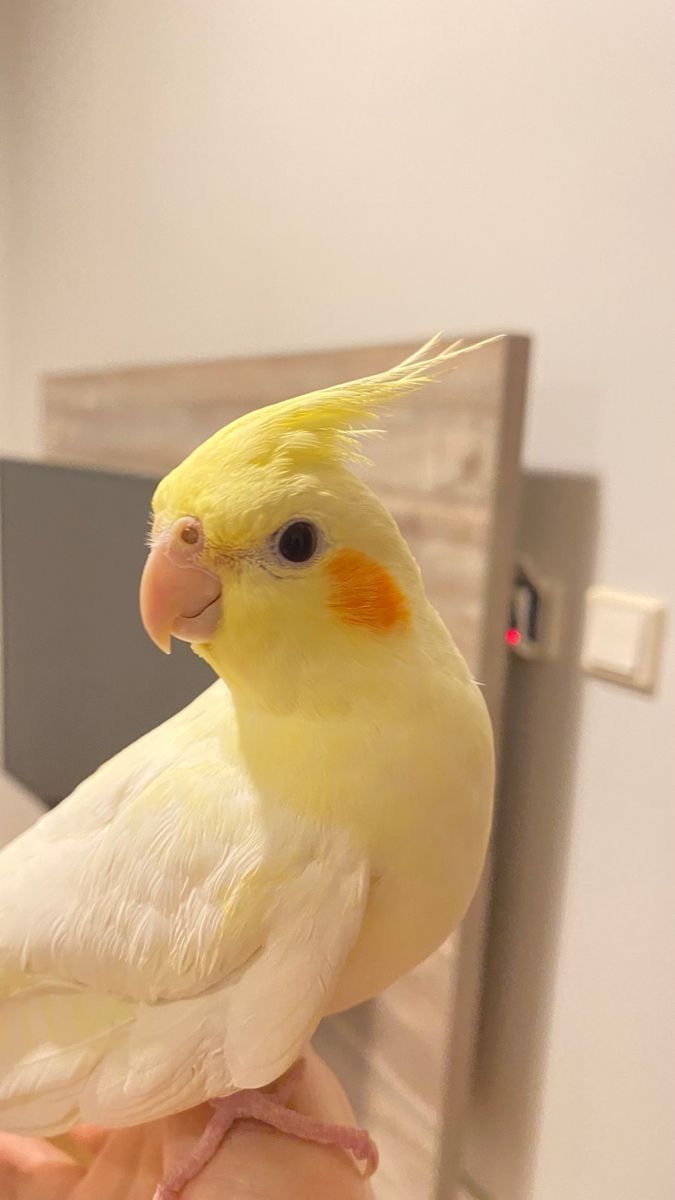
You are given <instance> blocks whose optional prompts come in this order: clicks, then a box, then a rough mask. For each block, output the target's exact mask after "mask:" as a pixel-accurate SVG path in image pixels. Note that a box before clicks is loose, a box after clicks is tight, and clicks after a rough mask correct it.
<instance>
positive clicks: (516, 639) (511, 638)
mask: <svg viewBox="0 0 675 1200" xmlns="http://www.w3.org/2000/svg"><path fill="white" fill-rule="evenodd" d="M504 640H505V642H506V644H507V646H518V645H520V643H521V642H522V640H523V637H522V634H521V632H520V630H519V629H514V628H513V627H511V629H507V631H506V633H505V634H504Z"/></svg>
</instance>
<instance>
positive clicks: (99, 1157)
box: [0, 1051, 372, 1200]
mask: <svg viewBox="0 0 675 1200" xmlns="http://www.w3.org/2000/svg"><path fill="white" fill-rule="evenodd" d="M289 1104H290V1106H291V1107H293V1108H295V1109H297V1110H298V1112H301V1113H304V1114H306V1115H307V1116H311V1117H313V1118H314V1119H316V1120H320V1121H327V1122H331V1123H336V1124H346V1125H353V1124H354V1115H353V1113H352V1111H351V1108H350V1105H349V1102H348V1100H347V1098H346V1096H345V1094H344V1092H343V1091H342V1088H341V1087H340V1085H339V1083H338V1081H337V1079H336V1078H335V1076H334V1075H333V1073H332V1071H330V1069H329V1068H328V1067H327V1066H326V1064H325V1063H324V1062H323V1061H322V1060H321V1059H320V1058H319V1057H318V1055H316V1054H315V1053H314V1052H313V1051H309V1052H308V1054H307V1057H306V1060H305V1069H304V1071H303V1072H302V1073H301V1074H300V1075H299V1076H298V1079H297V1083H296V1084H295V1085H294V1090H293V1094H292V1097H291V1099H290V1101H289ZM211 1111H212V1110H211V1108H210V1106H209V1105H207V1104H203V1105H200V1106H199V1108H193V1109H190V1110H189V1111H188V1112H184V1113H179V1114H177V1115H176V1116H173V1117H167V1118H165V1119H164V1120H161V1121H153V1122H151V1123H150V1124H148V1125H137V1126H135V1127H133V1128H132V1129H120V1130H116V1129H114V1130H104V1129H96V1128H93V1127H91V1126H84V1125H81V1126H78V1127H77V1128H76V1129H75V1130H73V1132H72V1134H71V1135H70V1136H71V1138H72V1141H73V1144H74V1146H75V1147H76V1149H77V1151H78V1152H79V1154H80V1155H81V1157H82V1158H88V1159H89V1160H90V1161H89V1163H88V1165H87V1166H82V1165H79V1164H78V1163H76V1162H75V1161H74V1159H73V1157H72V1156H70V1155H69V1154H67V1153H65V1151H64V1150H61V1149H57V1147H56V1146H54V1145H53V1144H52V1143H51V1142H48V1141H45V1140H43V1139H41V1138H23V1137H17V1136H16V1135H15V1134H8V1133H0V1196H2V1200H152V1195H153V1192H154V1190H155V1187H156V1186H157V1183H158V1182H159V1180H160V1179H161V1178H162V1177H163V1176H164V1175H165V1174H166V1173H167V1171H169V1170H170V1169H171V1168H172V1167H174V1166H175V1165H176V1164H177V1163H179V1162H180V1161H181V1160H182V1159H184V1158H185V1156H186V1155H187V1154H188V1153H189V1151H190V1149H191V1148H192V1146H193V1145H194V1141H195V1139H196V1138H198V1137H199V1136H200V1134H201V1133H202V1132H203V1130H204V1127H205V1125H206V1123H207V1121H208V1119H209V1117H210V1115H211ZM225 1196H226V1197H227V1200H316V1197H317V1196H321V1197H322V1200H372V1191H371V1189H370V1186H369V1184H368V1183H367V1182H366V1181H365V1180H363V1179H362V1178H361V1174H360V1170H359V1168H358V1167H357V1165H356V1163H355V1162H354V1160H353V1159H352V1158H351V1156H350V1155H348V1154H346V1153H345V1151H344V1150H337V1149H333V1148H331V1147H327V1146H319V1145H316V1144H314V1143H310V1142H305V1141H300V1140H299V1139H298V1138H295V1137H291V1136H289V1135H287V1134H283V1133H278V1132H277V1131H276V1130H275V1129H270V1128H269V1127H268V1126H266V1125H261V1124H259V1123H258V1122H256V1121H237V1123H236V1124H235V1125H234V1126H233V1128H232V1130H231V1131H230V1132H229V1133H228V1134H227V1136H226V1137H225V1139H224V1141H223V1143H222V1145H221V1147H220V1149H219V1150H218V1152H217V1153H216V1154H215V1156H214V1158H213V1159H212V1160H211V1162H210V1163H209V1164H208V1165H207V1166H206V1167H205V1168H204V1170H203V1171H202V1173H201V1175H200V1176H199V1178H197V1179H195V1180H194V1181H193V1182H192V1183H190V1184H188V1185H187V1187H186V1188H185V1191H184V1193H183V1196H182V1200H223V1197H225Z"/></svg>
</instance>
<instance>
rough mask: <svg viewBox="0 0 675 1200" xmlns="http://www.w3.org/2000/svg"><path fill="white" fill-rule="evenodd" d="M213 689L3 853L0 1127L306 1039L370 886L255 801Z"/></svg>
mask: <svg viewBox="0 0 675 1200" xmlns="http://www.w3.org/2000/svg"><path fill="white" fill-rule="evenodd" d="M231 728H232V718H231V711H230V700H229V695H228V693H227V690H226V689H225V687H224V685H222V684H216V685H214V687H213V688H210V689H209V691H208V692H206V693H204V695H203V696H201V697H200V698H199V699H198V700H197V701H195V702H194V704H192V705H191V706H189V708H188V709H186V710H184V712H183V713H180V714H178V716H177V717H174V718H172V720H171V721H169V722H167V723H166V724H165V725H164V726H160V728H159V729H157V730H154V731H153V732H152V733H151V734H148V735H147V736H146V737H145V738H142V739H141V740H140V741H139V742H137V743H136V744H135V745H134V746H131V747H128V748H127V749H126V750H124V751H123V752H122V753H121V754H120V755H118V756H117V757H116V758H114V759H112V760H111V761H110V762H109V763H107V764H105V766H104V767H102V768H101V769H100V770H99V771H97V772H96V774H95V775H93V776H92V777H91V778H90V779H88V780H87V781H85V783H84V784H82V785H81V787H80V788H78V789H77V790H76V791H75V792H74V793H73V795H72V796H71V797H70V798H69V799H68V800H67V801H64V802H63V804H61V805H60V806H59V808H58V809H56V810H54V812H52V813H49V814H48V815H47V816H45V817H44V818H42V820H41V821H40V822H38V824H37V825H36V826H34V827H33V828H32V829H30V830H28V831H27V832H26V833H25V834H23V835H22V836H21V837H20V838H18V839H17V841H16V842H14V843H12V844H11V845H10V846H9V847H7V848H6V849H5V850H4V851H3V852H2V853H1V854H0V1127H1V1128H5V1129H12V1130H15V1131H17V1132H22V1133H41V1134H52V1133H56V1132H61V1131H63V1130H65V1129H68V1128H70V1127H71V1126H72V1124H73V1123H74V1122H75V1121H77V1120H80V1119H81V1120H86V1121H92V1122H95V1123H100V1124H104V1125H108V1126H118V1125H125V1124H133V1123H136V1122H139V1121H145V1120H152V1119H155V1118H157V1117H160V1116H162V1115H164V1114H166V1113H168V1112H172V1111H178V1110H180V1109H182V1108H187V1107H190V1106H191V1105H193V1104H197V1103H200V1102H201V1101H202V1100H204V1099H206V1098H207V1097H209V1096H215V1095H225V1094H227V1093H228V1092H229V1091H232V1090H234V1089H236V1088H240V1087H256V1086H260V1085H262V1084H265V1083H268V1082H270V1080H272V1079H275V1078H276V1077H277V1076H278V1075H279V1074H281V1073H282V1072H283V1071H284V1070H285V1069H286V1068H287V1067H288V1066H289V1065H290V1064H291V1063H292V1062H293V1061H294V1060H295V1058H296V1057H297V1055H298V1053H299V1052H300V1051H301V1049H302V1046H303V1045H304V1043H305V1042H306V1041H307V1039H308V1038H309V1037H310V1036H311V1034H312V1032H313V1030H314V1028H315V1027H316V1024H317V1023H318V1021H319V1019H320V1017H321V1015H322V1011H323V1008H324V1005H325V1000H326V998H327V996H328V994H329V993H330V991H331V989H332V987H333V986H334V984H335V982H336V979H337V976H338V974H339V971H340V968H341V966H342V963H343V962H344V959H345V957H346V955H347V953H348V951H349V950H350V948H351V946H352V945H353V943H354V941H355V940H356V937H357V934H358V930H359V927H360V924H361V920H362V916H363V910H364V906H365V900H366V892H367V886H368V871H367V864H366V861H365V857H364V855H363V853H362V852H361V851H360V850H357V848H356V847H355V846H354V845H353V843H352V842H351V841H350V839H349V838H348V836H347V835H346V834H343V833H340V832H339V831H335V830H328V829H325V828H321V827H318V826H314V825H312V824H311V823H310V822H309V821H307V820H304V819H302V818H299V817H298V816H295V815H292V814H291V813H289V812H287V811H285V810H283V809H281V808H280V807H279V806H277V805H269V804H267V805H264V804H263V803H262V801H261V799H260V797H258V796H257V794H256V792H255V789H254V788H253V787H252V785H251V783H250V780H249V779H248V777H247V776H246V773H245V771H244V770H243V769H242V766H241V764H240V763H239V762H238V759H237V755H236V751H233V749H232V747H231V746H229V745H228V730H231Z"/></svg>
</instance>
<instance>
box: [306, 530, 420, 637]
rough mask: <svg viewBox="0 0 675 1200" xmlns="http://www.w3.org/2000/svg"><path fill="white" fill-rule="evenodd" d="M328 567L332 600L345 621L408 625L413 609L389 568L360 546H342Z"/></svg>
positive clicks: (381, 625) (389, 626)
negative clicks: (346, 547)
mask: <svg viewBox="0 0 675 1200" xmlns="http://www.w3.org/2000/svg"><path fill="white" fill-rule="evenodd" d="M326 570H327V572H328V576H329V579H330V582H331V595H330V600H329V604H330V607H331V608H332V609H333V610H334V612H336V613H338V614H339V616H340V617H341V618H342V620H343V621H348V622H349V624H350V625H365V626H366V627H367V628H368V629H377V630H387V629H393V628H394V626H395V625H407V624H408V622H409V620H410V610H409V608H408V604H407V601H406V598H405V596H404V595H403V592H402V591H401V589H400V588H399V587H398V584H396V583H395V581H394V580H393V579H392V577H391V575H390V574H389V572H388V571H385V569H384V567H382V566H380V564H379V563H377V562H374V561H373V559H372V558H368V557H367V556H366V555H365V554H361V552H360V551H359V550H340V551H339V552H338V553H337V554H336V555H335V558H333V559H331V561H330V562H329V563H328V565H327V567H326Z"/></svg>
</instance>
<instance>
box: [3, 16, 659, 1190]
mask: <svg viewBox="0 0 675 1200" xmlns="http://www.w3.org/2000/svg"><path fill="white" fill-rule="evenodd" d="M14 9H15V19H16V28H15V39H16V41H15V43H14V54H13V76H14V81H15V90H14V106H13V136H14V140H15V147H16V154H15V158H14V162H13V166H14V184H15V193H14V221H13V225H12V243H11V246H12V254H11V267H12V276H11V302H12V312H11V326H10V328H11V348H10V349H11V352H10V362H9V368H10V370H9V380H8V382H7V384H6V388H5V394H4V400H3V407H2V427H1V430H2V436H3V439H4V442H5V444H6V445H7V446H9V447H10V448H12V449H29V448H31V447H33V446H34V445H35V438H36V433H35V430H36V411H37V410H36V406H35V396H36V384H37V379H38V376H39V374H40V372H42V371H44V370H50V369H57V368H66V367H78V366H85V365H91V364H94V365H100V364H102V363H105V362H128V361H139V360H159V359H167V358H185V357H192V356H198V357H201V356H211V355H223V354H227V353H230V352H237V353H242V352H247V351H252V352H255V351H260V350H272V349H283V348H299V347H305V346H326V345H329V344H334V345H337V344H341V343H347V342H353V341H361V342H365V341H370V340H372V339H374V338H396V337H410V336H415V335H417V334H419V335H423V334H426V333H427V332H428V331H429V330H434V329H436V328H438V327H439V326H445V327H447V328H449V329H455V328H467V329H473V328H512V329H513V328H515V329H521V330H526V331H531V332H532V333H533V334H534V335H535V337H536V340H537V357H536V370H535V375H534V380H533V391H532V404H531V412H530V419H529V427H528V436H527V445H526V456H527V461H528V463H529V464H531V465H536V466H553V467H559V468H563V469H571V470H590V471H593V472H595V473H597V475H598V476H599V478H600V481H601V487H602V521H601V530H600V544H599V558H598V563H597V578H598V579H599V580H602V581H603V582H607V583H609V584H613V585H615V586H617V587H622V588H628V589H637V590H644V591H647V592H653V593H656V594H661V595H664V596H666V597H667V598H669V600H670V601H671V602H672V601H673V599H674V598H675V554H674V552H673V536H672V520H673V517H672V514H673V513H675V471H673V444H674V440H675V403H674V391H675V389H674V384H675V378H674V369H673V355H672V348H671V340H672V327H673V320H674V318H675V294H674V286H675V285H674V280H675V262H674V258H675V253H674V247H675V241H674V239H673V236H672V214H673V212H674V211H675V194H674V193H675V186H674V183H675V181H674V172H673V167H672V145H673V133H674V132H675V130H674V125H675V95H674V94H673V93H674V88H673V73H672V48H673V29H672V9H671V4H670V0H652V2H651V3H650V4H649V5H647V6H640V5H635V4H628V3H626V2H625V0H623V2H620V3H617V2H616V0H611V2H610V0H592V2H591V3H581V0H548V3H546V4H541V3H538V2H536V0H519V2H514V3H511V4H501V3H499V2H498V0H485V3H483V4H482V5H462V6H461V7H460V6H459V5H453V4H450V3H448V0H387V2H385V0H343V3H340V4H330V5H328V4H320V3H319V4H318V3H316V0H290V2H289V3H286V4H274V3H265V2H264V0H228V2H227V3H225V2H220V3H217V2H215V0H201V3H200V4H198V5H195V4H192V3H189V2H188V0H114V2H113V0H107V2H106V0H68V2H66V0H16V3H15V5H14ZM673 646H674V639H673V637H672V635H671V636H670V637H669V640H668V644H667V653H666V661H665V664H664V670H663V673H662V679H661V684H660V688H659V691H658V694H657V695H656V697H654V698H653V699H651V698H649V699H645V698H643V697H640V696H637V695H633V694H630V693H628V692H622V691H619V690H616V689H613V688H611V687H610V686H606V685H603V684H600V683H594V682H587V683H585V684H584V685H583V686H584V693H585V707H584V713H585V719H584V726H583V730H582V732H581V738H580V750H579V763H578V767H577V778H578V785H577V789H576V802H575V809H574V813H573V814H572V833H571V838H572V849H571V856H570V862H569V869H568V877H567V881H566V893H565V911H564V914H563V920H562V925H561V929H560V941H559V957H558V963H557V971H556V973H555V977H554V979H552V981H551V982H552V986H554V989H555V990H554V995H553V1003H552V1011H551V1027H550V1031H549V1036H550V1042H549V1055H548V1061H547V1069H546V1078H545V1081H544V1086H543V1092H542V1107H541V1112H540V1123H539V1140H538V1143H537V1144H536V1145H533V1147H532V1155H533V1162H532V1172H533V1174H532V1178H533V1185H532V1189H533V1190H532V1193H531V1194H532V1196H533V1197H534V1200H570V1198H571V1197H574V1200H576V1198H577V1197H579V1198H581V1197H587V1196H588V1197H591V1196H593V1197H594V1200H605V1198H607V1200H609V1197H610V1196H611V1200H634V1197H635V1195H636V1194H640V1195H643V1196H645V1197H649V1198H650V1200H651V1197H656V1196H662V1195H663V1196H665V1195H667V1194H669V1193H670V1192H671V1191H672V1186H673V1177H672V1163H671V1162H670V1161H669V1153H670V1152H669V1148H668V1139H667V1137H666V1134H665V1130H664V1114H665V1112H666V1111H667V1105H668V1103H669V1075H670V1073H669V1070H668V1060H667V1055H666V1052H665V1038H666V1030H667V1029H668V1027H669V1025H670V1023H671V1018H670V1016H669V1011H672V964H671V963H670V961H669V951H668V947H669V946H670V945H671V942H672V938H671V931H670V920H669V917H670V913H671V912H672V910H673V903H672V876H673V870H672V866H673V863H672V846H673V842H674V836H673V835H674V831H673V809H674V807H675V806H674V805H673V778H674V774H675V763H674V761H673V744H674V742H675V739H674V738H673V718H674V716H675V654H674V650H673ZM503 1086H504V1088H505V1089H506V1090H507V1091H508V1086H509V1083H508V1079H505V1080H504V1081H503ZM580 1097H583V1099H581V1098H580ZM473 1166H474V1173H476V1168H475V1164H473ZM478 1171H480V1164H478ZM491 1182H493V1183H495V1186H497V1187H498V1186H499V1179H498V1178H497V1179H496V1181H495V1180H493V1181H491ZM499 1200H526V1198H525V1197H523V1196H518V1197H515V1196H513V1197H511V1196H507V1195H506V1194H505V1193H504V1194H503V1195H501V1196H499Z"/></svg>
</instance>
